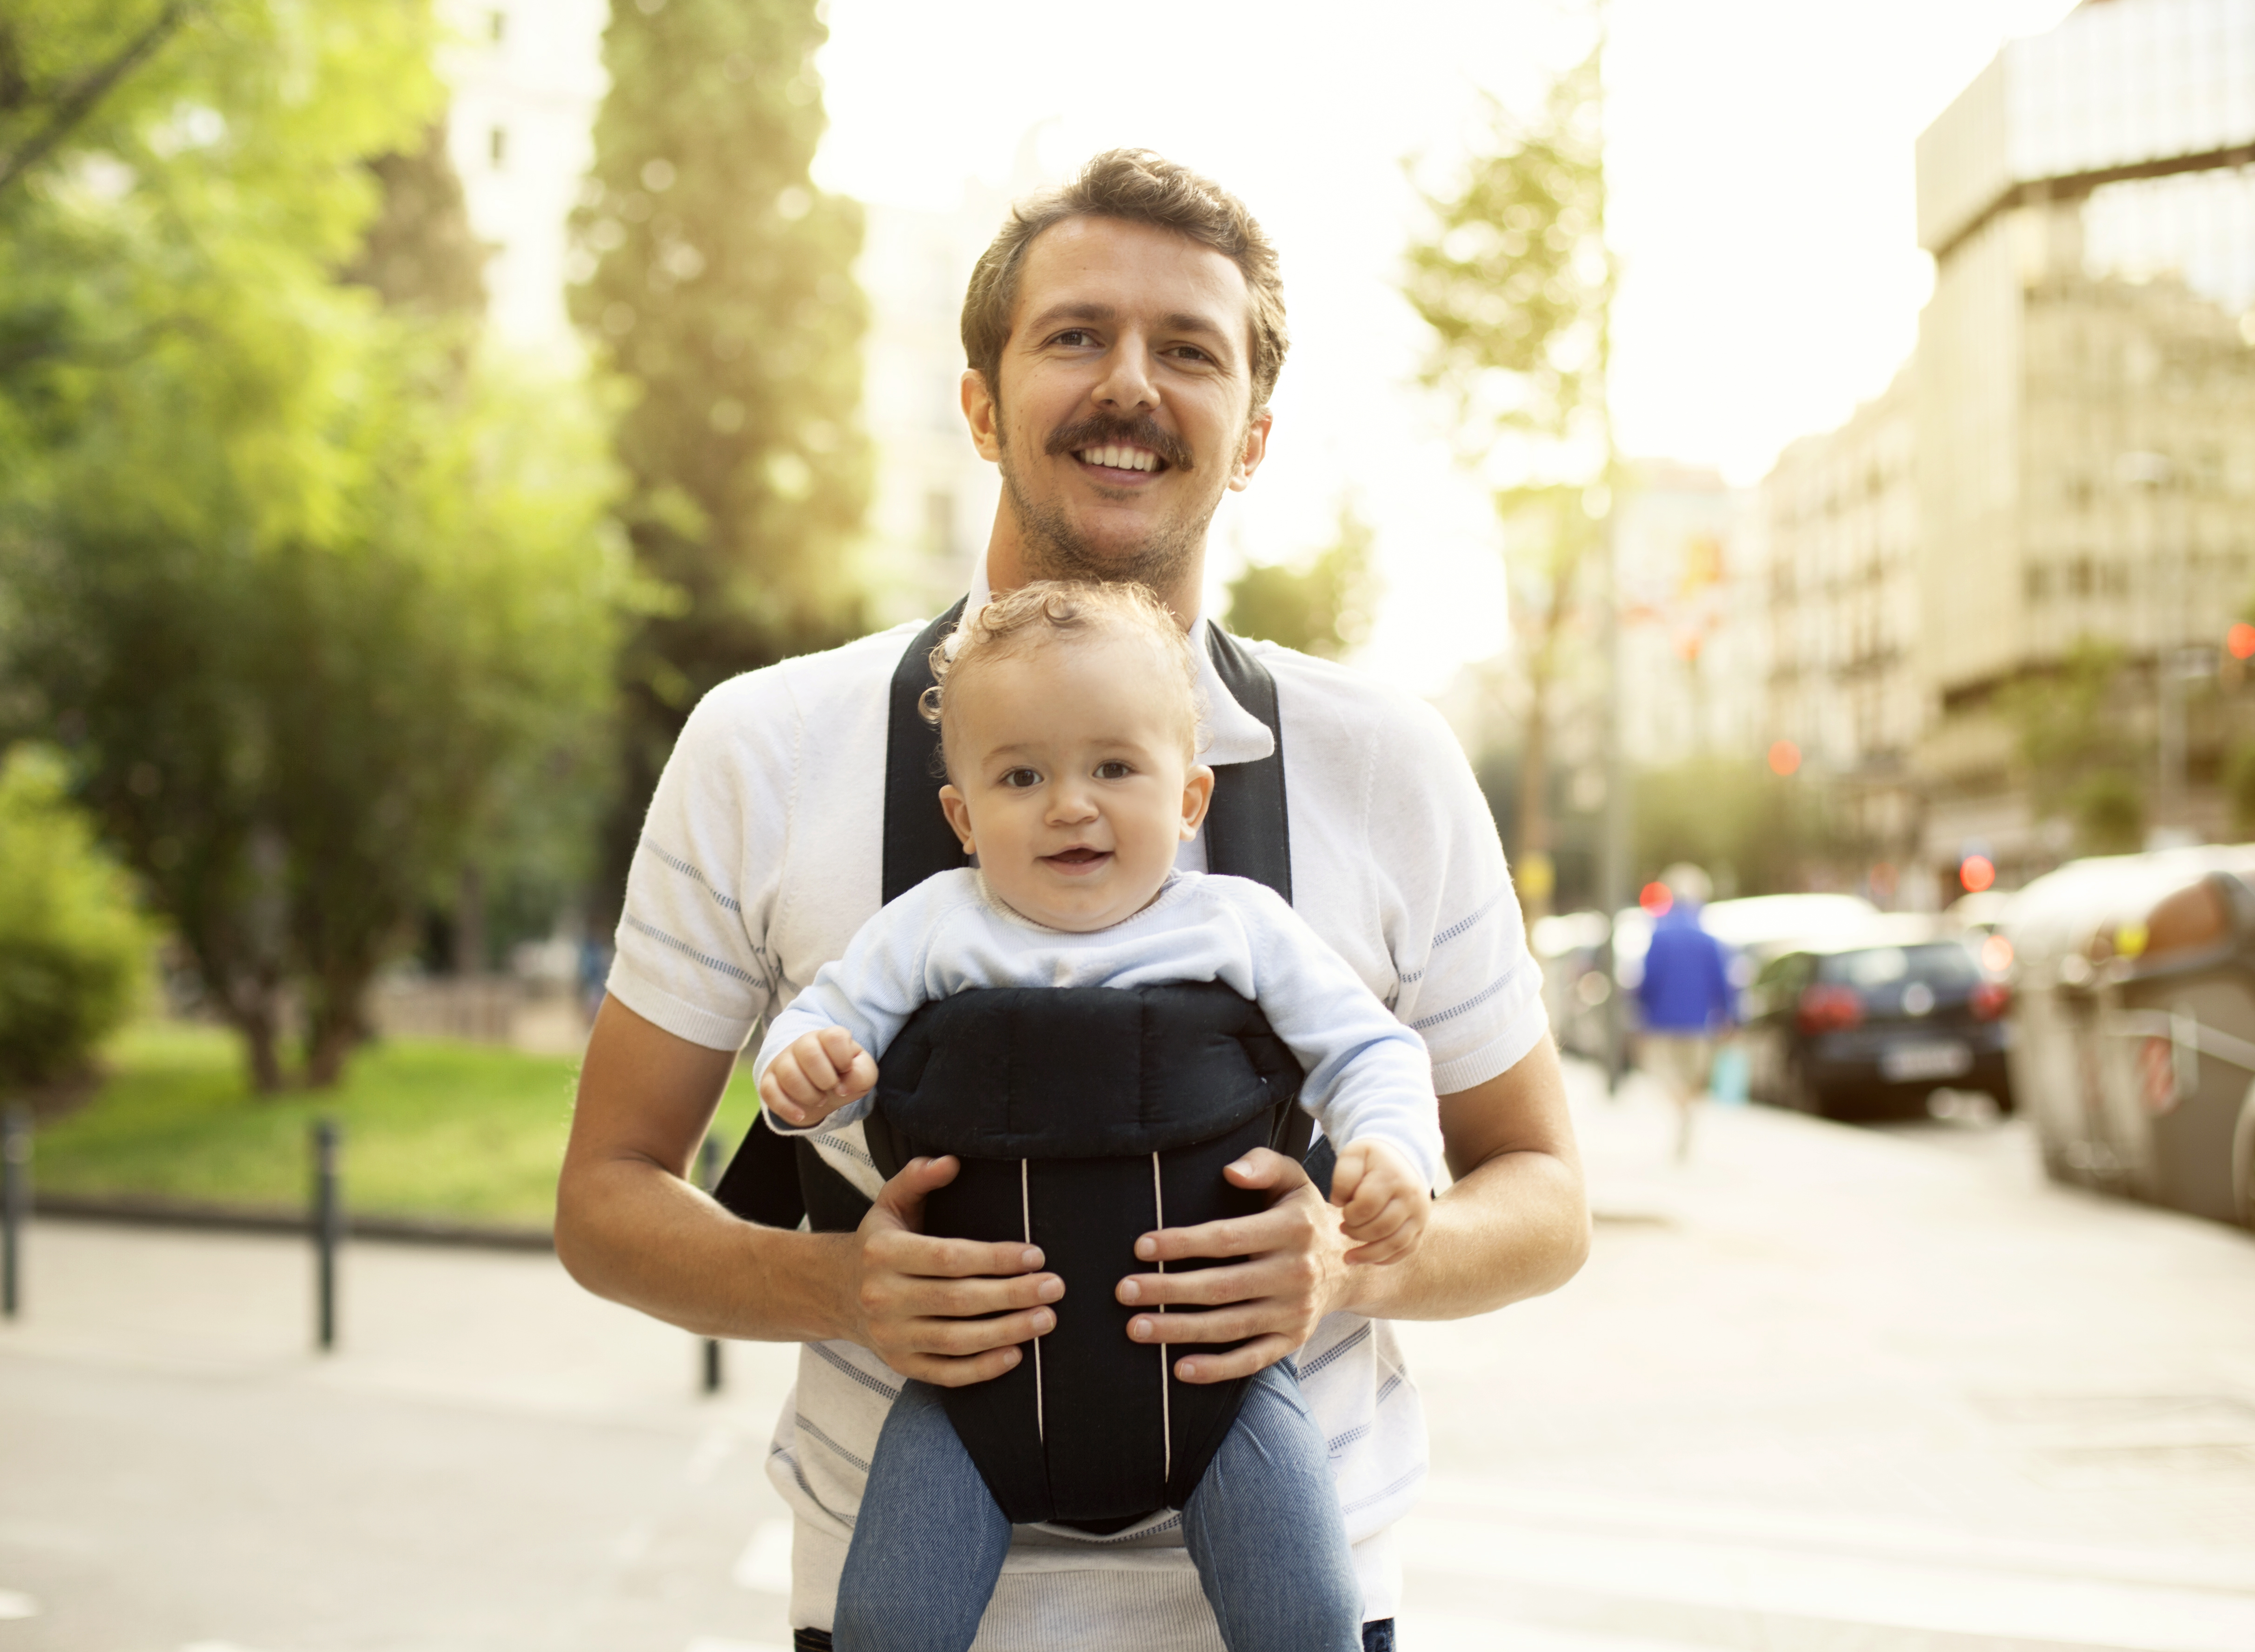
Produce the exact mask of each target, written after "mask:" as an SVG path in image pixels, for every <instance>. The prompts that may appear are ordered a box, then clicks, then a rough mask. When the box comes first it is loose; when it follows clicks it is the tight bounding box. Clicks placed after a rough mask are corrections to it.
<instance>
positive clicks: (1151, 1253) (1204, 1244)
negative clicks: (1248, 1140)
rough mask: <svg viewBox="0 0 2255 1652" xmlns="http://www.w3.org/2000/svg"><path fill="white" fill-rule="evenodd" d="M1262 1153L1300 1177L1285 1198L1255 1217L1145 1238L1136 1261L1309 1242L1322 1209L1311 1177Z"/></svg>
mask: <svg viewBox="0 0 2255 1652" xmlns="http://www.w3.org/2000/svg"><path fill="white" fill-rule="evenodd" d="M1260 1151H1261V1153H1262V1154H1263V1155H1266V1156H1268V1157H1269V1158H1273V1159H1276V1160H1277V1162H1278V1163H1282V1164H1284V1165H1288V1166H1289V1168H1290V1169H1291V1170H1292V1171H1293V1173H1294V1174H1295V1175H1296V1177H1298V1181H1297V1183H1296V1185H1292V1186H1290V1187H1289V1189H1288V1190H1287V1191H1286V1192H1285V1193H1284V1195H1283V1196H1282V1198H1280V1199H1278V1200H1277V1201H1276V1202H1275V1204H1273V1205H1271V1206H1269V1207H1268V1209H1267V1210H1265V1211H1262V1212H1261V1213H1260V1214H1259V1215H1257V1216H1236V1217H1231V1218H1228V1219H1226V1220H1222V1221H1218V1222H1204V1223H1201V1224H1199V1225H1198V1227H1163V1228H1161V1229H1159V1230H1158V1231H1157V1232H1156V1233H1150V1234H1144V1235H1143V1236H1142V1238H1140V1239H1138V1240H1137V1241H1135V1256H1136V1260H1137V1261H1139V1262H1180V1261H1182V1260H1184V1258H1185V1257H1190V1256H1223V1257H1226V1256H1257V1255H1261V1254H1262V1253H1263V1252H1266V1251H1271V1250H1279V1249H1283V1248H1296V1247H1300V1246H1303V1245H1306V1244H1308V1243H1310V1241H1311V1239H1312V1235H1313V1233H1314V1229H1315V1225H1316V1221H1317V1213H1319V1212H1320V1211H1321V1210H1322V1209H1323V1205H1322V1202H1321V1201H1320V1200H1318V1199H1317V1198H1316V1197H1315V1189H1314V1185H1313V1184H1311V1183H1310V1181H1309V1180H1308V1176H1307V1172H1306V1171H1304V1170H1301V1169H1300V1167H1299V1166H1298V1165H1296V1164H1293V1163H1292V1162H1291V1161H1290V1160H1289V1159H1285V1158H1282V1157H1281V1156H1278V1155H1276V1154H1273V1153H1269V1152H1268V1149H1266V1148H1263V1149H1260ZM1232 1168H1234V1167H1232ZM1232 1179H1234V1178H1232Z"/></svg>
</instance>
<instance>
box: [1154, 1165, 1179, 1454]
mask: <svg viewBox="0 0 2255 1652" xmlns="http://www.w3.org/2000/svg"><path fill="white" fill-rule="evenodd" d="M1151 1209H1152V1211H1153V1213H1154V1214H1155V1215H1156V1219H1157V1226H1159V1227H1165V1226H1166V1225H1167V1196H1166V1194H1165V1192H1163V1190H1162V1189H1161V1187H1160V1186H1159V1156H1158V1155H1157V1154H1156V1153H1154V1154H1152V1155H1151ZM1159 1271H1160V1272H1161V1273H1164V1272H1166V1271H1167V1259H1166V1258H1165V1257H1163V1256H1162V1257H1160V1258H1159ZM1159 1311H1160V1312H1161V1313H1164V1312H1166V1311H1167V1304H1165V1303H1161V1304H1159ZM1158 1355H1159V1437H1160V1438H1162V1439H1163V1440H1164V1441H1165V1442H1166V1454H1165V1456H1164V1457H1163V1459H1161V1461H1162V1463H1163V1466H1162V1468H1161V1469H1160V1478H1161V1480H1163V1481H1165V1482H1168V1483H1171V1482H1172V1481H1173V1480H1174V1478H1175V1424H1174V1419H1173V1417H1172V1416H1171V1415H1170V1411H1169V1402H1168V1394H1167V1345H1166V1344H1165V1343H1163V1342H1162V1343H1161V1344H1160V1345H1159V1346H1158Z"/></svg>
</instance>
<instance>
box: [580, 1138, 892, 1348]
mask: <svg viewBox="0 0 2255 1652" xmlns="http://www.w3.org/2000/svg"><path fill="white" fill-rule="evenodd" d="M853 1245H854V1235H852V1234H802V1233H786V1232H784V1231H783V1230H782V1229H780V1228H774V1227H755V1226H754V1225H753V1224H751V1223H749V1222H744V1221H739V1220H737V1219H736V1218H735V1217H734V1216H731V1215H730V1214H729V1213H727V1212H726V1211H724V1210H722V1209H721V1208H720V1206H718V1205H716V1204H714V1203H713V1200H712V1199H709V1198H707V1197H706V1195H705V1194H703V1193H701V1192H698V1191H697V1190H696V1189H695V1188H693V1187H692V1186H691V1185H689V1184H688V1183H686V1182H685V1181H683V1180H682V1179H681V1178H680V1177H677V1176H675V1175H673V1174H672V1173H671V1171H669V1170H665V1169H664V1168H663V1167H662V1166H660V1165H657V1164H655V1163H651V1162H650V1161H649V1160H648V1159H638V1158H632V1157H628V1158H618V1159H611V1160H608V1161H606V1162H604V1163H597V1164H587V1165H583V1166H579V1167H575V1169H574V1170H573V1172H572V1173H571V1174H569V1175H567V1177H566V1180H565V1184H564V1185H563V1187H562V1188H561V1189H560V1190H559V1193H558V1200H557V1217H556V1254H557V1255H558V1258H559V1259H560V1260H561V1261H562V1262H563V1263H564V1266H565V1268H566V1269H567V1270H568V1271H569V1272H570V1273H571V1275H572V1276H573V1278H574V1279H576V1280H578V1281H579V1282H580V1284H582V1285H584V1286H585V1287H587V1289H588V1290H592V1291H594V1293H595V1294H596V1295H597V1296H600V1297H609V1298H610V1299H611V1300H612V1301H614V1302H619V1303H623V1304H626V1305H627V1306H628V1307H630V1308H636V1309H639V1310H640V1311H642V1312H643V1313H646V1314H650V1315H651V1316H652V1317H653V1318H659V1319H664V1320H666V1321H667V1322H669V1323H670V1324H672V1325H679V1326H680V1327H681V1328H682V1329H684V1330H685V1331H692V1332H696V1333H697V1334H699V1335H700V1336H709V1337H727V1338H730V1339H734V1340H738V1341H745V1342H813V1341H822V1340H825V1339H830V1338H832V1337H839V1336H843V1335H845V1334H847V1325H846V1322H847V1313H846V1311H845V1307H844V1304H843V1295H844V1292H845V1290H846V1286H845V1283H844V1282H845V1280H846V1279H847V1276H848V1275H849V1274H850V1272H851V1269H852V1248H853Z"/></svg>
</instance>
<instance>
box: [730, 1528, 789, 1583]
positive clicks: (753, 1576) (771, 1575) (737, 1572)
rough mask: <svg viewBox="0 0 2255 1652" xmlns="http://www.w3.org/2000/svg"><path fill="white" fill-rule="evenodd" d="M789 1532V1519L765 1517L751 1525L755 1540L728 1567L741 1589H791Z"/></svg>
mask: <svg viewBox="0 0 2255 1652" xmlns="http://www.w3.org/2000/svg"><path fill="white" fill-rule="evenodd" d="M790 1531H791V1524H790V1522H789V1521H787V1520H763V1521H762V1522H760V1523H759V1524H758V1525H756V1526H755V1527H753V1528H752V1540H751V1541H750V1542H749V1543H746V1544H745V1545H744V1552H743V1553H742V1554H741V1555H738V1556H737V1557H736V1564H734V1566H732V1567H730V1568H729V1569H728V1576H729V1577H730V1578H733V1579H734V1582H735V1585H736V1586H737V1587H738V1588H740V1589H757V1590H760V1591H762V1592H764V1593H767V1594H789V1593H790Z"/></svg>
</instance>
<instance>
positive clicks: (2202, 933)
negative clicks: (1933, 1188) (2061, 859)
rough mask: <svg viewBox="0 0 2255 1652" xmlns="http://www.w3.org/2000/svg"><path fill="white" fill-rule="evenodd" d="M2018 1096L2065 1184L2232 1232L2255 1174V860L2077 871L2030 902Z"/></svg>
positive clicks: (2020, 993)
mask: <svg viewBox="0 0 2255 1652" xmlns="http://www.w3.org/2000/svg"><path fill="white" fill-rule="evenodd" d="M2005 933H2006V937H2007V938H2009V939H2010V940H2011V942H2012V944H2013V951H2014V963H2013V973H2014V983H2013V985H2014V991H2013V1044H2012V1051H2011V1055H2010V1058H2009V1059H2010V1062H2011V1066H2012V1074H2013V1090H2014V1093H2015V1094H2016V1095H2017V1096H2018V1097H2019V1098H2020V1101H2021V1104H2022V1106H2023V1107H2024V1108H2025V1110H2026V1111H2027V1114H2028V1116H2029V1118H2030V1119H2031V1120H2032V1121H2034V1126H2035V1131H2036V1139H2037V1142H2038V1144H2039V1146H2040V1148H2041V1152H2042V1155H2043V1162H2044V1168H2045V1170H2046V1171H2047V1172H2048V1174H2050V1175H2051V1176H2052V1177H2054V1178H2055V1180H2060V1181H2068V1182H2076V1183H2080V1184H2082V1185H2086V1186H2090V1187H2095V1188H2098V1189H2101V1190H2103V1191H2105V1192H2116V1193H2121V1194H2125V1195H2127V1196H2129V1197H2132V1198H2136V1199H2146V1200H2149V1201H2151V1202H2153V1203H2154V1204H2158V1205H2165V1206H2169V1207H2170V1208H2172V1209H2175V1210H2182V1211H2187V1212H2189V1213H2194V1214H2196V1215H2202V1216H2208V1217H2213V1218H2216V1219H2217V1220H2224V1221H2244V1220H2248V1205H2247V1200H2248V1199H2249V1197H2250V1192H2249V1185H2250V1183H2251V1180H2255V1169H2251V1168H2250V1165H2249V1163H2248V1160H2249V1156H2250V1155H2255V1115H2251V1114H2250V1111H2249V1100H2250V1093H2249V1085H2250V1081H2251V1079H2255V1066H2251V1065H2248V1063H2249V1062H2250V1061H2255V847H2237V848H2209V849H2176V850H2167V851H2163V852H2160V853H2156V854H2141V855H2119V856H2111V857H2108V858H2105V859H2100V860H2090V861H2076V862H2072V863H2070V864H2069V865H2068V866H2064V867H2062V868H2060V869H2059V870H2058V871H2056V872H2054V873H2051V874H2048V875H2046V876H2044V877H2041V878H2039V879H2037V880H2036V881H2035V882H2033V883H2031V884H2029V885H2028V887H2027V889H2023V890H2022V891H2020V894H2019V896H2017V897H2016V898H2015V900H2014V902H2013V907H2012V909H2011V910H2010V912H2009V913H2008V914H2007V916H2006V921H2005Z"/></svg>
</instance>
